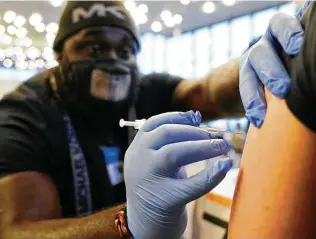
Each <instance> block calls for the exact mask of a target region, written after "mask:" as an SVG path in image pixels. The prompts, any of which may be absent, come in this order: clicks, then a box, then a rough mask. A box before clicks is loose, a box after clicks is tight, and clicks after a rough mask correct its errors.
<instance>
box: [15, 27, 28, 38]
mask: <svg viewBox="0 0 316 239" xmlns="http://www.w3.org/2000/svg"><path fill="white" fill-rule="evenodd" d="M26 34H27V30H26V28H24V27H21V28H19V29H18V30H17V32H16V36H17V37H18V38H20V39H21V38H24V37H26Z"/></svg>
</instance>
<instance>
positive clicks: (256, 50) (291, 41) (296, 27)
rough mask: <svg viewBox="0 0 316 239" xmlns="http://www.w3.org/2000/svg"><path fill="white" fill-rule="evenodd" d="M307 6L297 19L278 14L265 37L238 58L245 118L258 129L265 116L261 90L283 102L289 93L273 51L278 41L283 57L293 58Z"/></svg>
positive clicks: (287, 84) (287, 78) (301, 35)
mask: <svg viewBox="0 0 316 239" xmlns="http://www.w3.org/2000/svg"><path fill="white" fill-rule="evenodd" d="M309 5H310V2H307V3H306V4H305V6H304V7H303V9H302V10H301V12H300V13H299V14H298V16H297V18H295V17H291V16H288V15H286V14H282V13H279V14H277V15H275V16H274V17H273V18H272V19H271V21H270V24H269V27H268V30H267V32H266V33H265V35H264V36H263V37H262V38H261V39H260V40H259V41H258V42H257V43H256V44H255V45H253V46H252V47H251V48H250V49H249V50H248V51H247V52H246V53H245V55H244V56H243V57H242V59H241V63H240V71H239V90H240V94H241V99H242V102H243V105H244V108H245V110H246V117H247V118H248V120H249V121H250V122H251V123H252V124H253V125H255V126H256V127H260V126H261V125H262V123H263V121H264V117H265V114H266V102H265V96H264V90H263V88H264V87H266V88H267V89H268V90H269V91H270V92H271V93H272V94H274V95H275V96H277V97H279V98H284V97H285V96H286V95H287V93H288V92H289V90H290V80H291V79H290V77H289V75H288V73H287V71H286V69H285V68H284V66H283V64H282V62H281V60H280V58H279V57H278V55H277V53H276V51H275V43H276V41H278V42H279V43H280V44H281V46H282V48H283V50H284V51H285V52H286V54H289V55H296V54H298V53H299V51H300V49H301V46H302V44H303V34H304V32H303V29H302V27H301V24H300V21H299V20H300V18H301V17H302V15H303V13H304V12H305V11H306V10H307V8H308V6H309Z"/></svg>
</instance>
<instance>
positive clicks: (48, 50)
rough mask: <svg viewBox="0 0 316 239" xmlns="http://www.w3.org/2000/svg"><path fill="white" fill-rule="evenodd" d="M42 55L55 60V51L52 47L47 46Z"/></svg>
mask: <svg viewBox="0 0 316 239" xmlns="http://www.w3.org/2000/svg"><path fill="white" fill-rule="evenodd" d="M42 57H43V58H44V59H45V60H47V61H52V60H54V58H55V57H54V52H53V49H52V48H51V47H45V48H44V50H43V53H42Z"/></svg>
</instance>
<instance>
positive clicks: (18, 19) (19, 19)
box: [13, 15, 26, 28]
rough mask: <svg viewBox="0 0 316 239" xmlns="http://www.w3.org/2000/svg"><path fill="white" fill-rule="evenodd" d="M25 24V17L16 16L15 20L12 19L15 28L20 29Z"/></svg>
mask: <svg viewBox="0 0 316 239" xmlns="http://www.w3.org/2000/svg"><path fill="white" fill-rule="evenodd" d="M25 22H26V19H25V17H23V16H21V15H18V16H17V17H16V18H15V19H14V22H13V24H14V25H15V26H16V27H18V28H19V27H22V26H23V25H24V24H25Z"/></svg>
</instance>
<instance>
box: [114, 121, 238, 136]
mask: <svg viewBox="0 0 316 239" xmlns="http://www.w3.org/2000/svg"><path fill="white" fill-rule="evenodd" d="M145 122H146V119H141V120H135V121H126V120H123V119H121V120H120V122H119V124H120V127H124V126H130V127H134V128H135V129H140V128H141V127H142V126H143V125H144V124H145ZM199 128H201V129H203V130H205V131H207V132H209V133H228V131H225V130H219V129H216V128H211V127H204V126H200V127H199ZM235 134H243V133H242V132H235Z"/></svg>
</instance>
